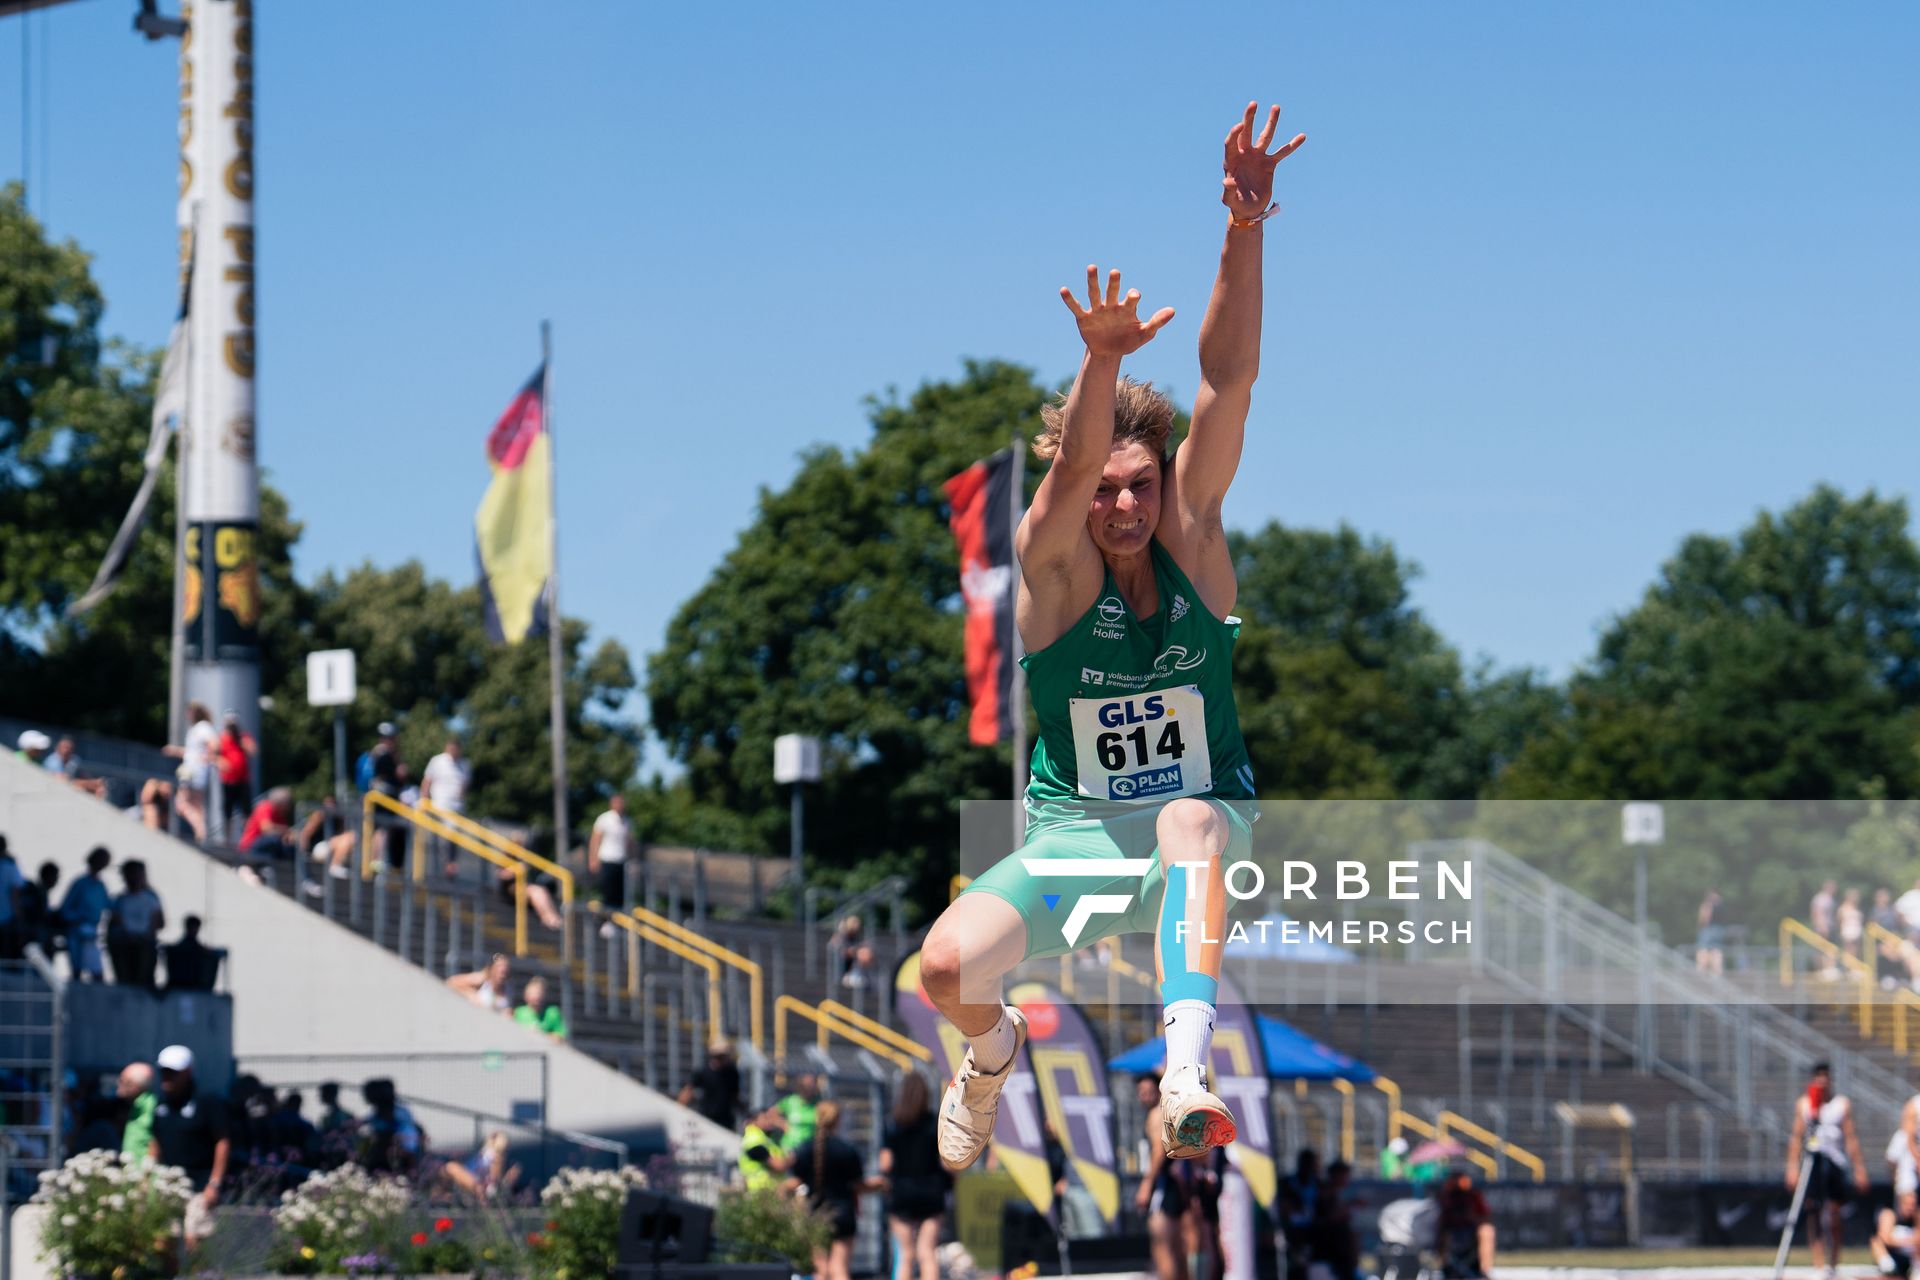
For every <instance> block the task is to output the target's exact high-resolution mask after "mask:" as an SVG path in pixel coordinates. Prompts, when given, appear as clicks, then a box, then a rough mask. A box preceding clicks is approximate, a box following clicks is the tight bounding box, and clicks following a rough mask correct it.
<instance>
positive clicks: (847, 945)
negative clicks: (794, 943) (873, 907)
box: [827, 916, 864, 986]
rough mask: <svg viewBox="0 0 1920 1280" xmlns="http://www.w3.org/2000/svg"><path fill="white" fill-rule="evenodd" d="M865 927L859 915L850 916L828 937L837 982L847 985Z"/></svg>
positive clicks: (828, 946)
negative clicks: (848, 974)
mask: <svg viewBox="0 0 1920 1280" xmlns="http://www.w3.org/2000/svg"><path fill="white" fill-rule="evenodd" d="M863 934H864V928H863V926H862V925H861V923H860V917H859V916H848V917H846V918H845V919H843V920H842V921H841V922H840V923H839V924H837V925H835V926H834V930H833V936H832V937H831V938H829V939H827V954H828V955H829V956H831V957H832V959H833V978H834V981H835V982H838V983H840V984H841V985H843V986H844V985H846V981H847V971H848V970H850V969H852V968H853V964H854V956H853V953H854V951H855V950H856V949H857V948H858V947H859V946H860V943H861V941H862V937H863Z"/></svg>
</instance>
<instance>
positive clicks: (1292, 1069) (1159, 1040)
mask: <svg viewBox="0 0 1920 1280" xmlns="http://www.w3.org/2000/svg"><path fill="white" fill-rule="evenodd" d="M1254 1023H1255V1025H1257V1026H1258V1027H1259V1028H1260V1051H1261V1053H1262V1054H1263V1055H1264V1056H1265V1057H1266V1060H1267V1075H1268V1077H1270V1078H1271V1079H1274V1080H1351V1081H1352V1082H1354V1083H1355V1084H1370V1083H1372V1081H1373V1078H1374V1070H1373V1068H1372V1067H1370V1066H1368V1065H1367V1064H1366V1063H1364V1062H1361V1061H1360V1060H1359V1059H1357V1058H1349V1057H1348V1056H1347V1055H1346V1054H1344V1053H1341V1052H1340V1051H1339V1050H1338V1049H1332V1048H1329V1047H1328V1046H1326V1045H1324V1044H1321V1043H1320V1042H1319V1041H1318V1040H1315V1039H1314V1038H1313V1037H1312V1036H1310V1035H1308V1034H1307V1033H1306V1032H1304V1031H1300V1030H1298V1029H1296V1028H1294V1027H1292V1026H1290V1025H1288V1024H1287V1023H1284V1022H1282V1021H1280V1019H1278V1018H1269V1017H1268V1016H1267V1015H1266V1014H1264V1013H1260V1014H1255V1015H1254ZM1166 1060H1167V1040H1166V1037H1165V1036H1155V1037H1154V1038H1153V1039H1151V1040H1149V1041H1147V1042H1146V1043H1145V1044H1137V1045H1135V1046H1134V1047H1133V1048H1131V1049H1129V1050H1127V1051H1126V1052H1125V1053H1123V1054H1121V1055H1120V1056H1119V1057H1117V1058H1111V1059H1109V1060H1108V1062H1107V1070H1109V1071H1123V1072H1126V1073H1128V1074H1129V1075H1144V1074H1146V1073H1148V1072H1151V1071H1158V1070H1159V1069H1160V1067H1161V1065H1162V1064H1163V1063H1165V1062H1166Z"/></svg>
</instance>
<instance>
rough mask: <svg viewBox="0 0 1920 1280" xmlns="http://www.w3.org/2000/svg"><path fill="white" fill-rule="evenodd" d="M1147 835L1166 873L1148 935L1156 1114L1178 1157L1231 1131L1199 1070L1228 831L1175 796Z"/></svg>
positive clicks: (1212, 996)
mask: <svg viewBox="0 0 1920 1280" xmlns="http://www.w3.org/2000/svg"><path fill="white" fill-rule="evenodd" d="M1155 835H1156V836H1157V837H1158V839H1159V846H1160V848H1159V857H1160V865H1161V867H1162V868H1163V872H1164V875H1165V878H1166V891H1165V893H1164V894H1163V895H1162V897H1161V900H1160V925H1159V928H1158V929H1157V930H1156V931H1155V933H1154V960H1155V964H1156V965H1157V967H1158V968H1159V971H1160V999H1161V1001H1162V1002H1163V1003H1164V1004H1165V1006H1166V1014H1165V1024H1166V1034H1167V1069H1166V1075H1165V1076H1164V1077H1163V1078H1162V1080H1161V1085H1160V1092H1161V1096H1162V1104H1161V1115H1162V1116H1163V1118H1164V1121H1165V1124H1166V1133H1165V1138H1166V1143H1167V1154H1168V1155H1169V1156H1171V1157H1172V1158H1174V1159H1185V1158H1188V1157H1192V1156H1197V1155H1200V1154H1201V1153H1203V1152H1205V1151H1207V1150H1209V1149H1211V1148H1213V1147H1218V1146H1224V1145H1226V1144H1227V1143H1229V1142H1232V1141H1233V1139H1234V1136H1235V1132H1236V1130H1235V1127H1234V1123H1233V1114H1232V1113H1231V1112H1230V1111H1229V1110H1228V1109H1227V1106H1226V1104H1225V1103H1223V1102H1221V1100H1220V1099H1219V1098H1218V1097H1216V1096H1215V1095H1214V1094H1213V1093H1212V1092H1211V1091H1210V1090H1209V1089H1208V1080H1207V1070H1206V1064H1207V1054H1208V1052H1209V1050H1210V1049H1211V1048H1212V1047H1213V1017H1214V1005H1215V1003H1216V1002H1217V1001H1218V999H1219V995H1220V961H1221V958H1222V952H1223V950H1224V948H1225V945H1226V932H1227V888H1226V872H1225V867H1224V865H1223V861H1224V855H1225V853H1226V850H1227V846H1228V843H1229V841H1231V840H1232V839H1233V835H1234V828H1233V826H1232V824H1231V822H1230V821H1229V820H1228V818H1227V813H1226V810H1225V809H1224V808H1222V807H1221V806H1219V805H1217V804H1213V803H1210V802H1208V801H1205V800H1194V799H1187V800H1175V801H1174V802H1173V803H1171V804H1169V805H1167V806H1166V808H1164V809H1162V810H1161V811H1160V814H1159V817H1158V819H1157V821H1156V823H1155Z"/></svg>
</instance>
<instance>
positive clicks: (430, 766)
mask: <svg viewBox="0 0 1920 1280" xmlns="http://www.w3.org/2000/svg"><path fill="white" fill-rule="evenodd" d="M472 782H473V766H472V765H470V764H468V763H467V761H466V758H465V755H464V754H463V752H462V751H461V748H460V739H459V738H457V737H454V736H453V735H452V734H448V735H447V744H446V746H444V747H442V748H441V749H440V754H439V755H437V756H435V757H433V758H432V759H431V760H429V761H427V769H426V772H425V773H423V774H421V775H420V798H421V799H422V800H426V801H429V802H430V803H432V804H433V806H434V807H435V808H438V809H445V810H447V811H448V812H449V813H462V814H463V813H465V812H466V811H467V788H468V786H470V785H471V784H472ZM437 843H438V844H439V846H440V849H441V853H442V856H443V858H444V859H445V863H446V866H445V870H446V873H447V878H448V879H449V880H451V879H453V878H454V877H455V876H457V875H459V874H460V855H459V851H458V850H457V849H456V848H455V847H454V846H453V845H451V844H449V843H447V842H446V841H445V840H440V841H438V842H437Z"/></svg>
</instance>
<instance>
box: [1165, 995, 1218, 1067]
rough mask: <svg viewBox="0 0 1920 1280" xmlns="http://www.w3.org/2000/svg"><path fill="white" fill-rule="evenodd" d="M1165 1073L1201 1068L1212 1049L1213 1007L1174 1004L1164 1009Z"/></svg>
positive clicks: (1202, 1003)
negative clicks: (1185, 1068)
mask: <svg viewBox="0 0 1920 1280" xmlns="http://www.w3.org/2000/svg"><path fill="white" fill-rule="evenodd" d="M1166 1025H1167V1070H1168V1071H1169V1072H1173V1071H1176V1070H1178V1069H1179V1068H1181V1067H1196V1066H1202V1065H1204V1064H1205V1063H1206V1061H1207V1053H1208V1051H1209V1050H1211V1049H1212V1048H1213V1006H1212V1005H1210V1004H1208V1003H1207V1002H1206V1001H1205V1000H1175V1001H1174V1002H1173V1003H1172V1004H1170V1005H1168V1006H1167V1020H1166Z"/></svg>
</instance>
